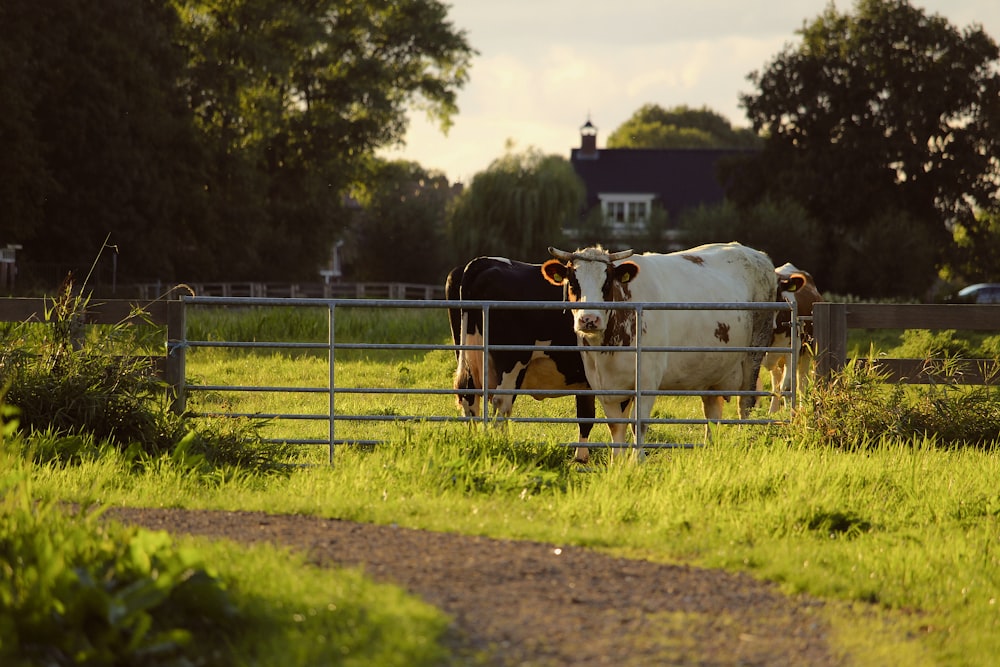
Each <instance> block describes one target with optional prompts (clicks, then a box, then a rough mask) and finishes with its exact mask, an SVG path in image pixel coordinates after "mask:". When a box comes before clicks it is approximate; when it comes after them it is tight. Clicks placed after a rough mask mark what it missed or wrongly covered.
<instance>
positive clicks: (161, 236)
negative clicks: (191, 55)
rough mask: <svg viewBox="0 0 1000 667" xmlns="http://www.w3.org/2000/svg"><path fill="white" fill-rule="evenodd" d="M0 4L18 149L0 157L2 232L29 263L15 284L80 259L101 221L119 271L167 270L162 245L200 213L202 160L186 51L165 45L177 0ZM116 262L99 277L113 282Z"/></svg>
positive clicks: (58, 274)
mask: <svg viewBox="0 0 1000 667" xmlns="http://www.w3.org/2000/svg"><path fill="white" fill-rule="evenodd" d="M3 12H4V14H3V17H4V20H0V44H3V47H0V52H6V54H8V56H9V59H8V64H9V65H12V69H9V70H8V69H7V68H6V67H5V68H3V69H4V70H5V71H8V72H9V73H10V76H9V77H4V84H5V85H0V88H3V89H4V90H3V95H2V96H0V105H2V107H3V109H4V113H0V116H5V117H7V121H6V122H7V123H9V125H8V127H10V128H11V129H12V131H13V138H12V140H11V142H10V144H8V142H7V141H6V140H5V145H11V144H12V145H13V147H14V150H13V151H8V150H6V149H5V150H4V151H3V153H2V157H0V173H2V174H4V175H10V176H12V177H13V178H12V180H11V181H8V180H7V179H6V178H3V179H0V180H2V181H4V182H5V183H8V184H12V188H13V189H14V190H16V191H15V192H10V191H7V190H6V189H5V188H4V187H3V186H0V196H2V197H3V208H4V212H3V213H2V214H0V215H3V217H4V218H5V220H4V222H5V224H4V229H5V230H7V229H10V230H11V231H12V232H13V233H14V234H15V238H7V239H5V240H6V241H7V242H12V241H13V242H18V243H22V244H23V245H24V251H23V259H24V261H25V263H24V264H22V266H24V267H34V268H35V272H34V273H35V275H31V271H30V270H29V271H28V272H27V275H25V276H24V278H25V280H24V281H22V284H24V283H30V282H31V281H32V279H39V278H41V279H47V281H48V282H49V283H50V284H52V283H57V282H58V281H59V280H61V279H62V278H63V277H64V276H65V272H66V270H69V269H76V270H77V272H78V273H82V272H84V271H86V270H87V268H88V267H89V266H90V264H91V263H92V262H93V261H94V259H95V258H96V257H97V256H98V253H100V251H101V249H102V246H103V243H104V240H105V239H106V238H107V237H108V234H109V233H110V234H111V241H110V243H111V244H114V245H117V246H118V248H119V250H120V253H119V254H120V257H119V259H120V262H118V264H117V266H118V268H119V269H120V270H121V271H122V272H127V273H129V274H131V275H132V276H142V275H144V273H143V272H145V271H150V272H155V273H159V274H161V275H162V274H169V273H171V271H172V261H171V257H170V254H169V253H168V252H165V248H166V247H167V246H169V245H180V244H181V243H180V242H178V241H177V238H178V237H181V238H183V236H184V234H185V223H186V222H190V221H192V220H194V219H197V215H196V214H194V213H193V212H192V211H191V208H190V206H191V205H192V203H193V200H194V199H195V197H196V194H197V192H198V177H197V174H196V173H194V172H195V171H196V170H197V166H195V167H194V168H192V167H191V166H190V165H192V164H194V165H198V164H200V160H199V158H198V147H197V144H196V141H195V134H194V130H193V128H192V127H191V124H190V118H189V116H188V114H187V112H186V109H185V106H184V103H183V100H181V99H179V98H178V97H177V96H176V95H175V94H174V85H175V82H176V81H177V80H178V79H179V78H181V76H182V70H183V67H184V61H183V60H182V59H181V57H180V54H179V53H177V52H176V49H174V48H173V47H172V46H171V44H170V38H169V37H170V31H171V30H172V27H173V26H175V25H176V17H175V16H174V15H173V12H172V11H169V10H168V9H167V8H165V7H164V6H163V4H162V3H160V2H152V1H145V2H131V1H128V0H108V2H101V3H77V2H67V1H66V0H52V2H46V3H33V2H29V1H26V0H8V1H7V2H5V3H4V7H3ZM8 19H9V21H8ZM2 58H3V56H2V55H0V59H2ZM8 111H10V115H9V116H8V114H7V112H8ZM8 205H10V206H11V208H8ZM8 215H9V216H10V225H9V226H8V224H6V222H7V216H8ZM110 260H111V258H110V257H108V258H107V261H104V262H102V264H101V265H100V266H98V276H95V278H98V277H101V278H103V279H105V280H108V281H110V279H111V278H112V275H111V267H112V263H111V261H110ZM50 267H51V268H50ZM46 269H48V270H46ZM102 269H104V273H105V275H103V276H101V275H100V274H101V270H102ZM146 275H148V274H146ZM80 278H82V275H80Z"/></svg>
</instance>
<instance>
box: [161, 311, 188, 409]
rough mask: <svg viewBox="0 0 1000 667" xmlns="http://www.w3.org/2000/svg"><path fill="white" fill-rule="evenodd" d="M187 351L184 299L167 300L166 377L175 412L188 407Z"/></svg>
mask: <svg viewBox="0 0 1000 667" xmlns="http://www.w3.org/2000/svg"><path fill="white" fill-rule="evenodd" d="M186 352H187V321H186V319H185V311H184V301H181V300H174V299H171V300H170V301H167V361H166V368H165V372H164V376H165V377H164V379H165V380H166V381H167V384H168V385H170V387H171V389H172V390H173V401H172V402H171V404H170V409H171V410H172V411H173V412H174V413H175V414H178V415H180V414H184V410H186V409H187V396H186V394H185V391H184V384H185V381H186V380H185V374H186V372H187V371H186V368H185V354H186Z"/></svg>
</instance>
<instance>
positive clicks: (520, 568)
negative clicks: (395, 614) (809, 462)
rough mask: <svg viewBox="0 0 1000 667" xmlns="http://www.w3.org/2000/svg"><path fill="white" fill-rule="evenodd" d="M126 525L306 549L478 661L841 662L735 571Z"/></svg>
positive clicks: (172, 521)
mask: <svg viewBox="0 0 1000 667" xmlns="http://www.w3.org/2000/svg"><path fill="white" fill-rule="evenodd" d="M106 516H108V517H110V518H113V519H116V520H119V521H122V522H124V523H130V524H136V525H141V526H144V527H146V528H151V529H157V530H166V531H168V532H171V533H174V534H191V535H199V536H205V537H211V538H225V539H229V540H234V541H236V542H241V543H254V542H270V543H273V544H277V545H284V546H287V547H290V548H293V549H297V550H301V551H303V552H305V553H306V554H308V558H309V560H310V561H311V562H313V563H316V564H317V565H320V566H324V567H331V566H360V567H362V568H363V569H364V571H365V572H366V573H367V574H368V575H369V576H371V577H372V578H373V579H375V580H378V581H383V582H391V583H395V584H397V585H399V586H401V587H403V588H405V589H406V590H408V591H410V592H411V593H413V594H415V595H418V596H420V597H421V598H423V599H424V600H427V601H428V602H430V603H432V604H434V605H436V606H437V607H439V608H440V609H443V610H444V611H445V612H447V613H448V614H450V615H451V616H452V618H453V624H452V628H451V631H450V633H449V637H448V643H449V645H450V646H451V647H452V649H453V650H454V651H455V654H456V655H458V656H460V657H459V661H460V662H461V661H462V660H464V659H465V658H463V657H462V656H465V657H466V658H468V661H470V662H471V661H472V660H473V658H472V657H471V656H482V655H483V652H486V655H489V656H490V658H489V659H488V661H487V662H482V661H481V658H480V661H476V662H475V664H477V665H480V664H482V665H490V666H492V665H496V666H504V667H506V666H514V665H517V666H529V665H530V666H537V667H542V666H545V667H550V666H552V667H554V666H557V665H558V666H563V665H574V666H589V665H618V666H622V667H630V666H638V665H713V666H714V665H718V666H722V665H769V666H780V665H795V666H804V665H808V666H811V667H823V666H826V665H839V664H844V663H843V661H841V660H838V659H836V657H835V656H834V655H833V653H832V652H831V650H830V647H829V646H828V645H827V642H826V637H827V634H828V630H829V628H828V627H827V626H826V624H825V622H824V620H823V618H822V615H821V614H820V613H819V611H820V607H821V606H822V603H821V602H819V601H816V600H811V599H809V598H806V597H794V598H789V597H787V596H785V595H782V594H781V592H780V591H779V590H778V589H777V587H776V586H774V585H772V584H769V583H764V582H760V581H757V580H755V579H753V578H752V577H750V576H748V575H745V574H741V573H729V572H724V571H721V570H704V569H698V568H693V567H685V566H675V565H663V564H657V563H651V562H647V561H641V560H629V559H624V558H613V557H611V556H607V555H604V554H601V553H598V552H595V551H590V550H588V549H582V548H577V547H565V546H563V547H560V546H555V545H550V544H541V543H537V542H522V541H512V540H493V539H488V538H483V537H469V536H464V535H455V534H449V533H436V532H429V531H421V530H411V529H406V528H399V527H393V526H379V525H369V524H359V523H351V522H347V521H338V520H332V519H320V518H315V517H307V516H297V515H271V514H264V513H259V512H223V511H192V510H178V509H138V508H114V509H111V510H109V511H108V512H107V514H106Z"/></svg>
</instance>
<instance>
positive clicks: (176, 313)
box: [0, 298, 185, 410]
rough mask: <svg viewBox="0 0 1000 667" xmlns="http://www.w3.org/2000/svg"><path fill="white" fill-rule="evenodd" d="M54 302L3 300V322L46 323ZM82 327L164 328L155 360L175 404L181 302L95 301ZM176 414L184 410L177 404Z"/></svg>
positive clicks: (180, 370) (180, 377) (180, 372)
mask: <svg viewBox="0 0 1000 667" xmlns="http://www.w3.org/2000/svg"><path fill="white" fill-rule="evenodd" d="M51 308H52V300H51V299H45V298H12V299H0V322H46V321H50V320H46V317H45V313H46V311H47V310H51ZM74 321H75V322H76V323H77V324H79V325H81V326H87V325H92V324H128V325H139V324H147V323H148V324H152V325H153V326H159V327H163V329H164V338H165V341H164V343H165V344H164V347H163V350H164V352H163V354H162V355H156V356H154V357H153V358H152V361H153V364H154V366H155V368H156V371H157V374H158V375H159V376H160V378H162V379H163V381H164V382H165V383H166V384H167V385H168V386H169V387H170V391H171V397H172V400H173V401H176V400H177V397H178V396H179V389H180V387H182V386H183V385H184V374H185V369H184V354H183V353H182V350H181V346H182V345H183V340H182V338H183V336H184V334H183V332H184V304H183V303H182V302H180V301H153V302H151V303H146V302H138V301H131V300H128V299H104V300H101V299H92V300H91V301H89V302H88V303H87V305H86V308H85V309H84V311H83V313H82V316H81V317H79V318H77V319H75V320H74ZM173 407H174V409H175V410H181V409H182V406H180V405H177V404H176V403H175V404H174V406H173Z"/></svg>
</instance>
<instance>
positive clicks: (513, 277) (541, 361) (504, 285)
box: [445, 257, 596, 462]
mask: <svg viewBox="0 0 1000 667" xmlns="http://www.w3.org/2000/svg"><path fill="white" fill-rule="evenodd" d="M540 267H541V265H540V264H526V263H524V262H517V261H513V260H510V259H506V258H503V257H477V258H476V259H473V260H472V261H470V262H469V263H468V264H466V265H465V266H461V267H456V268H455V269H453V270H452V271H451V273H450V274H449V275H448V279H447V281H446V283H445V294H446V296H447V298H448V299H449V300H451V301H457V300H459V299H461V300H463V301H489V302H502V301H561V300H562V291H561V290H560V289H559V288H557V287H553V286H552V285H550V284H549V283H548V282H546V280H545V278H544V277H543V276H542V273H541V270H540ZM448 315H449V320H450V322H451V334H452V339H453V341H454V343H455V345H463V346H474V345H482V344H483V309H482V308H465V309H462V308H450V309H449V312H448ZM488 324H489V349H488V353H489V357H488V360H486V363H485V364H484V359H483V353H482V352H481V351H479V350H474V349H473V350H461V351H458V350H456V354H457V356H458V367H457V369H456V371H455V390H456V392H460V393H458V394H457V396H458V404H459V408H460V409H461V410H462V412H463V413H464V414H465V416H467V417H474V416H478V415H479V414H480V412H479V410H480V402H481V401H480V399H481V397H482V387H483V384H484V380H483V375H484V365H485V367H486V368H487V369H488V373H489V377H488V379H487V380H486V385H487V387H488V388H489V389H501V390H509V389H523V390H529V389H536V390H549V391H559V392H564V394H565V395H569V394H574V395H575V396H576V414H577V418H581V419H590V420H593V419H594V415H595V414H596V408H595V401H594V395H593V394H584V395H580V394H579V393H577V391H578V390H581V389H582V390H588V389H590V387H589V386H588V385H587V376H586V374H585V373H584V370H583V360H582V359H581V358H580V353H579V352H578V351H576V350H567V351H560V350H558V349H557V348H558V347H559V346H567V345H570V346H575V345H577V340H576V334H575V333H574V332H573V320H572V318H571V317H570V315H569V313H568V312H566V311H565V310H561V309H541V308H539V309H516V308H491V309H490V317H489V320H488ZM499 345H510V346H515V345H517V346H519V345H524V346H529V345H539V346H543V345H544V346H552V348H548V349H545V350H498V349H494V347H493V346H499ZM555 395H559V394H534V395H533V397H534V398H537V399H539V400H541V399H542V398H546V397H552V396H555ZM515 398H516V395H515V394H492V395H491V396H490V403H491V404H492V406H493V410H494V414H496V415H498V416H500V417H503V418H507V417H509V416H510V414H511V411H512V410H513V407H514V399H515ZM593 427H594V423H593V421H588V422H581V423H580V425H579V435H580V440H579V441H580V442H581V443H585V442H587V439H588V438H589V436H590V432H591V430H593ZM588 454H589V452H588V450H587V448H585V447H578V448H577V450H576V456H575V459H576V460H577V461H580V462H586V461H587V459H588Z"/></svg>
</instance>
